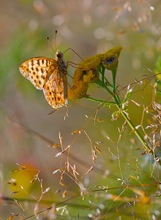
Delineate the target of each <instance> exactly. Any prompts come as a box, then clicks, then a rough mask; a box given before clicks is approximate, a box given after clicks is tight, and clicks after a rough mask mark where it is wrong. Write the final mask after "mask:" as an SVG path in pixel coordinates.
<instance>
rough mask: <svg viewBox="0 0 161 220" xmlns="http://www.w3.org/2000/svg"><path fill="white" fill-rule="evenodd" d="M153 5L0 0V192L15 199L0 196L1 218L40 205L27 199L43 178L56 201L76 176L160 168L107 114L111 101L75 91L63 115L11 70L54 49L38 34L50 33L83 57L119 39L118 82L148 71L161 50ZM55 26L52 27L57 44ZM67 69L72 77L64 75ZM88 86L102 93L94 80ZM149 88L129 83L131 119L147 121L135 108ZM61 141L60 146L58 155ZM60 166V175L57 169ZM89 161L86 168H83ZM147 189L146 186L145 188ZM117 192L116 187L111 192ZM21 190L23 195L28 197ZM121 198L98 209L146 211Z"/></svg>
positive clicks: (135, 177)
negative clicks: (78, 95) (106, 102)
mask: <svg viewBox="0 0 161 220" xmlns="http://www.w3.org/2000/svg"><path fill="white" fill-rule="evenodd" d="M1 3H2V0H1ZM160 11H161V3H160V1H159V0H154V1H149V0H137V1H129V0H127V1H126V0H124V1H122V0H115V1H113V0H107V1H104V0H99V1H94V0H77V1H74V0H68V1H65V0H61V1H60V0H53V1H51V0H44V1H42V0H15V1H9V0H5V1H3V7H0V56H1V58H0V100H1V102H0V104H1V106H0V109H1V110H0V112H1V114H0V130H1V132H0V146H1V153H0V173H1V174H0V182H1V184H0V192H1V196H2V197H5V196H6V197H9V198H18V199H19V200H17V201H18V202H17V203H16V202H13V201H10V203H8V202H7V201H6V200H5V199H4V200H2V201H1V203H2V204H1V207H0V213H2V214H0V217H1V218H3V217H5V218H7V217H9V216H11V215H12V213H14V214H15V215H16V214H19V216H29V215H31V214H33V213H34V210H35V211H40V210H41V207H39V206H36V205H37V204H38V201H39V199H40V196H42V195H43V193H42V192H43V190H45V189H48V187H50V190H49V192H48V190H47V192H46V194H45V195H46V197H45V198H46V199H47V200H48V201H49V200H50V201H51V202H49V204H48V206H49V205H50V204H51V203H55V202H56V201H59V202H60V201H63V200H64V198H63V195H64V194H65V193H64V192H66V194H67V195H66V197H65V198H69V197H71V196H74V195H75V193H79V192H80V190H82V188H83V186H84V187H85V188H88V187H95V186H98V185H101V186H103V185H104V186H109V187H112V186H113V187H114V186H115V187H119V186H120V185H121V184H123V183H127V184H132V183H133V181H134V182H135V183H137V184H138V183H139V184H143V183H145V182H146V183H147V182H148V183H149V184H150V183H151V182H153V181H154V180H156V179H157V178H158V179H159V170H158V169H157V170H155V169H154V170H153V171H154V172H153V171H152V166H153V165H152V162H149V161H151V160H150V159H149V157H142V156H141V151H139V150H137V149H139V148H140V147H141V144H140V143H139V141H138V140H137V138H136V137H135V136H134V134H132V132H130V129H128V128H126V129H125V128H124V127H123V122H124V120H123V119H122V118H121V117H120V118H119V119H118V120H117V121H111V114H112V113H113V111H115V110H116V109H113V108H112V109H109V108H106V107H101V108H100V107H99V105H98V103H94V102H91V101H89V100H86V99H80V100H76V101H74V102H72V103H70V104H69V108H68V114H69V117H65V116H66V115H67V108H65V107H64V108H61V109H60V110H58V111H53V109H52V108H51V107H50V106H49V105H48V103H47V102H46V100H45V98H44V96H43V93H42V92H41V91H38V90H36V89H35V88H34V87H33V85H32V84H31V83H30V82H29V81H28V80H26V79H25V78H24V77H23V76H22V75H21V74H20V73H19V65H20V64H21V63H22V62H24V61H25V60H26V59H29V58H31V57H37V56H46V57H53V58H54V57H55V54H54V51H53V50H52V48H51V46H50V45H49V44H48V42H47V40H46V37H49V38H50V42H51V45H52V47H53V48H54V50H56V49H59V50H61V51H62V52H64V51H66V50H67V49H69V48H72V50H74V51H75V52H76V53H77V54H79V56H80V57H82V58H86V57H88V56H91V55H94V54H97V53H103V52H105V51H107V50H109V49H111V48H113V47H115V46H122V48H123V50H122V52H121V55H120V59H119V66H118V76H117V83H118V85H119V86H120V88H124V87H126V86H127V85H128V84H130V83H134V82H135V81H136V80H141V79H142V78H144V77H145V76H148V75H151V74H152V73H153V71H154V69H155V63H156V60H157V57H158V56H159V54H160V50H161V24H160V20H161V15H160ZM55 30H57V31H58V34H57V36H56V48H55V45H54V37H55ZM72 50H68V51H67V52H65V54H64V57H65V61H71V62H73V63H75V64H78V63H79V62H80V61H81V60H80V57H79V56H77V54H76V53H74V52H73V51H72ZM68 71H69V75H70V76H73V73H74V71H75V68H74V67H72V66H69V69H68ZM107 74H108V72H107ZM68 79H69V84H71V77H68ZM122 92H123V93H124V92H126V90H125V91H122ZM88 93H89V95H91V96H92V97H99V98H101V99H104V100H106V99H108V96H107V94H106V93H104V92H102V91H101V90H100V89H99V88H98V87H97V86H96V85H94V84H92V85H91V86H90V89H89V91H88ZM106 96H107V97H106ZM152 96H153V94H152V87H151V85H150V84H147V85H146V86H145V88H144V90H142V88H141V86H140V87H139V86H138V87H137V92H134V94H133V96H132V99H133V100H134V101H135V102H138V103H139V106H136V105H135V104H134V103H135V102H134V103H131V104H130V106H129V112H130V117H131V120H132V121H133V122H134V124H135V125H138V124H141V123H143V126H146V125H147V124H148V122H149V121H148V120H150V119H149V116H147V115H145V116H144V117H145V118H142V117H143V109H144V107H145V106H148V105H150V104H151V102H152ZM52 111H53V112H52ZM51 112H52V113H51ZM49 113H51V114H49ZM64 117H65V120H64ZM142 119H143V120H142ZM144 123H145V124H144ZM57 145H58V147H56V148H55V146H57ZM59 145H61V147H60V146H59ZM67 147H69V149H67V150H65V151H64V153H62V154H60V155H57V153H58V152H61V150H62V149H66V148H67ZM95 153H96V155H95ZM55 156H56V157H55ZM95 160H96V161H95ZM67 166H68V171H69V173H68V175H67V174H65V173H64V174H62V171H63V170H64V171H67V170H66V169H67ZM74 169H76V170H77V172H78V173H79V175H78V176H77V175H76V176H77V178H78V179H77V178H76V176H74V175H73V170H74ZM89 169H91V170H92V171H91V172H89V173H88V171H89ZM54 171H55V172H56V173H55V174H53V172H54ZM59 171H61V172H59ZM155 172H156V174H157V178H156V176H155ZM143 174H145V175H143ZM153 175H154V176H153ZM35 176H36V177H37V178H36V177H35ZM33 179H34V181H32V180H33ZM158 179H157V180H158ZM15 180H16V183H15ZM60 180H61V181H60ZM43 187H44V188H43ZM148 190H149V189H146V191H148ZM153 190H154V189H153V187H151V188H150V192H153ZM20 191H21V192H20ZM148 192H149V191H148ZM63 193H64V194H63ZM114 193H116V192H114ZM120 193H122V189H121V190H120V191H119V189H118V191H117V193H116V194H117V195H120ZM133 193H134V192H133ZM130 195H131V194H130ZM132 196H133V194H132ZM134 197H135V195H134ZM20 198H21V199H22V200H25V199H26V200H27V201H28V203H27V205H26V203H25V204H24V202H23V201H21V200H20ZM30 199H31V200H32V201H30ZM41 199H42V198H41ZM79 199H80V198H79ZM26 200H25V201H26ZM92 201H94V200H92ZM72 202H73V203H74V202H76V201H75V200H74V201H71V203H72ZM86 202H87V201H86ZM95 202H96V201H95ZM79 203H80V204H81V203H82V200H81V199H80V201H79ZM20 204H21V205H20ZM35 204H36V205H35ZM99 204H100V202H99ZM120 204H121V205H119V206H118V204H117V205H116V206H117V208H118V207H120V209H118V210H121V211H118V210H117V211H118V212H117V214H116V207H115V202H114V201H112V204H110V206H109V207H108V210H106V214H107V213H108V214H110V216H114V217H116V218H118V216H119V215H120V216H123V215H124V214H125V216H124V219H126V217H128V219H133V217H136V216H139V217H140V219H141V218H142V216H149V215H150V214H149V213H150V211H151V210H150V211H149V209H150V208H149V207H148V208H147V207H146V208H145V210H143V211H142V213H140V211H138V210H137V209H136V210H137V212H136V213H137V214H136V213H135V211H134V212H132V211H131V209H130V210H126V213H124V202H123V201H121V202H120ZM40 205H42V204H41V202H40ZM88 205H89V203H88V202H87V206H88ZM42 206H43V205H42ZM48 206H45V207H48ZM89 207H91V205H89ZM43 208H44V206H43ZM71 209H72V211H71V213H70V214H71V216H78V215H79V216H80V218H81V216H83V217H87V216H89V210H88V211H87V210H86V211H85V210H83V209H81V208H80V207H79V209H78V207H76V206H74V205H73V206H72V208H71ZM147 210H148V211H147ZM156 210H158V209H156ZM68 211H69V210H68ZM91 213H95V210H91ZM118 213H119V214H118ZM120 213H122V214H120ZM123 213H124V214H123ZM127 213H128V214H127ZM132 213H133V217H132ZM153 214H154V213H153ZM93 215H94V214H91V216H93ZM44 216H45V214H44ZM17 218H19V217H17ZM33 219H35V217H33ZM42 219H43V218H42ZM46 219H48V218H47V217H46ZM53 219H54V218H53ZM89 219H90V218H89ZM91 219H94V218H92V217H91ZM113 219H114V218H113ZM150 219H151V218H150ZM154 219H155V218H154ZM156 219H157V218H156Z"/></svg>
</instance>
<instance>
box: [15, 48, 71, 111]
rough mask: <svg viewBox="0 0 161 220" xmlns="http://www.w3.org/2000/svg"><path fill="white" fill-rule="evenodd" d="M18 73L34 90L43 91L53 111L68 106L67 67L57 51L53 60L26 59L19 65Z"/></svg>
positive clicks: (41, 58)
mask: <svg viewBox="0 0 161 220" xmlns="http://www.w3.org/2000/svg"><path fill="white" fill-rule="evenodd" d="M19 71H20V73H21V74H22V75H23V76H24V77H25V78H27V79H28V80H29V81H30V82H31V83H32V84H33V85H34V87H35V88H36V89H39V90H43V92H44V96H45V98H46V100H47V102H48V103H49V105H50V106H52V107H53V108H54V109H58V108H60V107H63V106H66V105H67V104H68V88H67V65H66V63H65V61H64V59H63V53H62V52H60V51H57V52H56V54H55V59H53V58H47V57H33V58H31V59H28V60H26V61H25V62H23V63H22V64H21V65H20V67H19Z"/></svg>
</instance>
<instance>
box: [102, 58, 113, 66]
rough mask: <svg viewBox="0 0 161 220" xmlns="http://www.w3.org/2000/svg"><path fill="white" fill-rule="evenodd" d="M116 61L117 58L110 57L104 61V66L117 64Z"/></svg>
mask: <svg viewBox="0 0 161 220" xmlns="http://www.w3.org/2000/svg"><path fill="white" fill-rule="evenodd" d="M115 59H116V57H115V56H111V57H108V58H106V59H105V60H104V61H103V64H104V65H109V64H113V63H114V62H115Z"/></svg>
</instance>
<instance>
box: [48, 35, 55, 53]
mask: <svg viewBox="0 0 161 220" xmlns="http://www.w3.org/2000/svg"><path fill="white" fill-rule="evenodd" d="M46 40H47V41H48V45H49V47H50V48H51V49H52V51H54V53H55V50H54V48H53V47H52V45H51V41H50V38H49V37H46Z"/></svg>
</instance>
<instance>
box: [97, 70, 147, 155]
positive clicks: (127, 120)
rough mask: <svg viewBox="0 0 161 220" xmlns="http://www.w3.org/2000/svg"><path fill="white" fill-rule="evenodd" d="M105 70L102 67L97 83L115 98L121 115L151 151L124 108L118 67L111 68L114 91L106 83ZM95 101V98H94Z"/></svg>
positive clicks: (145, 147)
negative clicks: (117, 91) (119, 85)
mask: <svg viewBox="0 0 161 220" xmlns="http://www.w3.org/2000/svg"><path fill="white" fill-rule="evenodd" d="M104 71H105V68H102V69H101V75H102V80H98V81H97V84H98V85H99V86H100V87H102V88H103V89H104V90H106V91H107V92H108V93H109V94H110V95H111V96H112V97H113V99H114V101H115V104H116V106H117V108H118V110H119V111H120V113H121V115H122V116H123V117H124V119H125V121H126V122H127V124H128V125H129V127H130V128H131V129H132V131H133V132H134V133H135V135H136V136H137V138H138V139H139V140H140V142H141V143H142V145H143V146H144V149H145V150H146V151H147V152H151V149H150V147H149V146H148V145H147V143H146V142H145V140H144V139H143V137H142V135H141V134H140V133H139V131H138V130H137V129H136V128H135V126H134V125H133V123H132V122H131V120H130V119H129V118H128V116H127V114H126V113H125V112H124V111H123V110H122V104H121V100H120V97H119V96H118V94H117V93H116V74H117V68H115V69H113V70H111V71H112V80H113V85H112V91H111V90H110V89H109V88H108V85H106V84H105V83H104V82H105V80H104V78H105V76H104ZM93 101H94V99H93ZM101 102H102V103H105V102H104V101H102V100H101Z"/></svg>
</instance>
